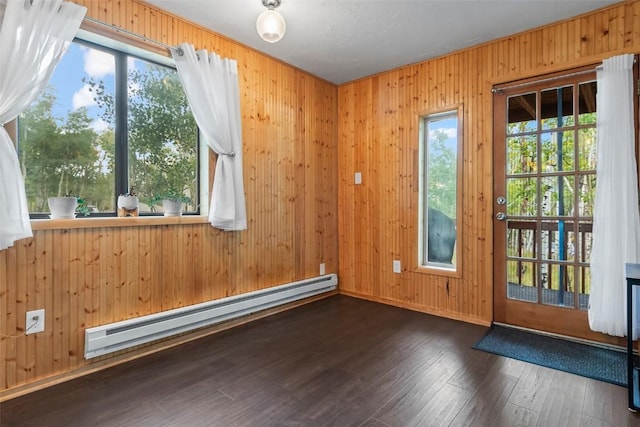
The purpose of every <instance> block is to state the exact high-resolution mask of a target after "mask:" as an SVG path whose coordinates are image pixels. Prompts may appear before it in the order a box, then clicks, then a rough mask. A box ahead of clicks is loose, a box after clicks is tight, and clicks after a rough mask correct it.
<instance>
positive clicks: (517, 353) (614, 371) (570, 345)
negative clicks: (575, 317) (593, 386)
mask: <svg viewBox="0 0 640 427" xmlns="http://www.w3.org/2000/svg"><path fill="white" fill-rule="evenodd" d="M473 348H475V349H477V350H482V351H486V352H488V353H493V354H497V355H500V356H505V357H510V358H512V359H518V360H522V361H524V362H529V363H535V364H537V365H540V366H546V367H548V368H552V369H558V370H560V371H565V372H569V373H572V374H576V375H581V376H583V377H587V378H593V379H596V380H600V381H605V382H608V383H612V384H616V385H619V386H623V387H626V386H627V354H626V353H625V352H623V351H616V350H611V349H607V348H603V347H598V346H595V345H589V344H582V343H578V342H574V341H568V340H565V339H561V338H554V337H550V336H547V335H541V334H536V333H532V332H527V331H523V330H521V329H517V328H508V327H504V326H499V325H494V326H493V327H492V328H491V330H489V332H488V333H487V334H486V335H485V336H484V337H483V338H481V339H480V341H478V342H477V343H476V344H475V345H474V346H473Z"/></svg>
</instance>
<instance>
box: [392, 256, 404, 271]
mask: <svg viewBox="0 0 640 427" xmlns="http://www.w3.org/2000/svg"><path fill="white" fill-rule="evenodd" d="M393 272H394V273H402V264H400V260H399V259H394V260H393Z"/></svg>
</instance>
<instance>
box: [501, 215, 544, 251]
mask: <svg viewBox="0 0 640 427" xmlns="http://www.w3.org/2000/svg"><path fill="white" fill-rule="evenodd" d="M537 226H538V225H537V223H536V222H535V221H513V220H508V221H507V256H508V257H518V258H535V257H536V250H535V249H536V235H537V233H536V228H537Z"/></svg>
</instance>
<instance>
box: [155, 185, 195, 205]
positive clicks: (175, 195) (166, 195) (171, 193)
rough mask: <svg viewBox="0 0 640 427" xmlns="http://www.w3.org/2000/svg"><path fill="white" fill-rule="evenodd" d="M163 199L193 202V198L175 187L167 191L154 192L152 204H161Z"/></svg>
mask: <svg viewBox="0 0 640 427" xmlns="http://www.w3.org/2000/svg"><path fill="white" fill-rule="evenodd" d="M163 200H175V201H178V202H181V203H191V198H190V197H188V196H185V195H184V194H183V193H182V192H181V191H178V190H176V189H175V188H169V189H167V190H166V191H162V192H160V193H157V194H154V195H153V196H152V197H151V199H150V200H149V204H150V205H159V204H161V203H162V201H163Z"/></svg>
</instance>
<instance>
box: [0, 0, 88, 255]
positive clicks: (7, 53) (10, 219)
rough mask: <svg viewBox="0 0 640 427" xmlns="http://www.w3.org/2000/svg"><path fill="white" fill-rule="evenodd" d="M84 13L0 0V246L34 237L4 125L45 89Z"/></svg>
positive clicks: (45, 0)
mask: <svg viewBox="0 0 640 427" xmlns="http://www.w3.org/2000/svg"><path fill="white" fill-rule="evenodd" d="M85 13H86V8H85V7H81V6H78V5H76V4H72V3H64V2H62V0H2V1H0V25H1V26H0V250H2V249H6V248H8V247H10V246H12V245H13V243H14V242H15V241H16V240H19V239H24V238H26V237H31V236H32V235H33V234H32V232H31V224H30V223H29V211H28V209H27V197H26V193H25V189H24V182H23V179H22V175H21V173H20V164H19V162H18V155H17V152H16V149H15V147H14V145H13V143H12V142H11V138H10V137H9V134H8V133H7V131H6V130H5V128H4V124H6V123H7V122H9V121H11V120H13V119H15V118H16V117H17V116H18V115H19V114H20V113H21V112H22V110H24V109H25V108H26V107H27V106H28V105H29V104H31V102H33V101H34V100H35V99H36V98H37V97H38V95H39V94H40V92H41V91H42V90H43V89H44V87H45V86H46V84H47V82H48V81H49V78H50V77H51V74H52V73H53V70H54V69H55V66H56V65H57V64H58V62H59V60H60V58H61V57H62V55H63V54H64V52H66V50H67V48H68V46H69V43H70V42H71V40H72V39H73V37H74V36H75V34H76V32H77V31H78V28H80V23H81V22H82V19H83V18H84V15H85Z"/></svg>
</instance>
